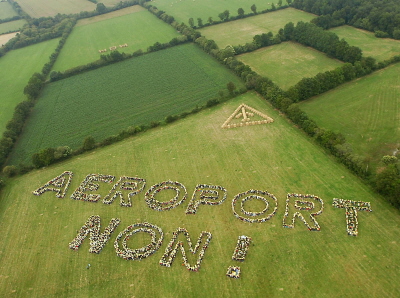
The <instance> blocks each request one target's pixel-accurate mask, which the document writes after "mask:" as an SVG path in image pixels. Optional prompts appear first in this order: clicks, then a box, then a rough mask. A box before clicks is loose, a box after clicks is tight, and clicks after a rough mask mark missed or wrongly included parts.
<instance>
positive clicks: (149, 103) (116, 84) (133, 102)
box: [10, 44, 243, 164]
mask: <svg viewBox="0 0 400 298" xmlns="http://www.w3.org/2000/svg"><path fill="white" fill-rule="evenodd" d="M230 81H232V82H233V83H234V84H235V85H236V86H237V87H238V88H240V87H242V86H243V83H242V82H241V81H240V80H239V78H237V77H236V76H235V75H234V74H233V73H231V72H230V71H229V70H227V69H226V68H224V67H222V66H221V65H220V64H219V63H218V62H217V61H216V60H214V59H212V58H210V56H208V55H207V54H206V53H204V52H203V51H201V50H200V49H199V48H197V47H196V46H195V45H194V44H185V45H181V46H177V47H173V48H169V49H166V50H163V51H159V52H155V53H151V54H147V55H144V56H141V57H137V58H132V59H129V60H125V61H123V62H120V63H116V64H112V65H109V66H107V67H102V68H100V69H97V70H93V71H90V72H86V73H84V74H81V75H76V76H73V77H70V78H67V79H64V80H61V81H57V82H54V83H51V84H49V85H47V86H46V88H45V89H44V91H43V94H42V96H41V98H40V99H39V100H38V102H37V104H36V105H35V108H34V110H33V112H32V115H31V117H30V118H29V120H28V124H27V125H26V128H25V130H24V132H23V134H22V136H21V138H20V140H19V141H18V144H17V145H16V148H15V150H14V153H13V154H12V157H11V161H10V163H12V164H18V163H19V162H21V161H23V162H30V158H31V155H32V154H33V153H35V152H38V151H39V150H40V149H43V148H47V147H57V146H61V145H62V146H64V145H68V146H70V147H71V148H78V147H79V146H80V145H81V144H82V142H83V140H84V139H85V138H86V137H87V136H90V135H91V136H93V137H94V138H95V139H96V140H97V141H101V140H103V139H105V138H106V137H109V136H111V135H114V134H118V133H119V132H120V131H122V130H123V129H126V128H128V127H129V126H136V125H143V124H144V125H148V124H150V122H152V121H162V120H164V118H165V117H166V116H169V115H177V114H180V113H182V112H185V111H186V112H188V111H191V110H192V109H193V108H195V107H196V106H197V105H199V106H202V105H205V103H206V102H207V101H208V100H209V99H210V98H212V97H215V96H217V95H218V92H219V91H220V90H227V88H226V86H227V83H228V82H230ZM226 92H227V91H226Z"/></svg>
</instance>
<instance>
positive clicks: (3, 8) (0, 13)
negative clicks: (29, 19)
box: [0, 2, 18, 20]
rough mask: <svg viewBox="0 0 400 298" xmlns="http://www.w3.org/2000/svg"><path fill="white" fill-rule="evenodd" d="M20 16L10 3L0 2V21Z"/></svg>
mask: <svg viewBox="0 0 400 298" xmlns="http://www.w3.org/2000/svg"><path fill="white" fill-rule="evenodd" d="M16 15H18V14H17V13H16V11H15V10H14V8H13V7H12V5H11V4H10V3H8V2H0V20H2V19H7V18H12V17H13V16H16Z"/></svg>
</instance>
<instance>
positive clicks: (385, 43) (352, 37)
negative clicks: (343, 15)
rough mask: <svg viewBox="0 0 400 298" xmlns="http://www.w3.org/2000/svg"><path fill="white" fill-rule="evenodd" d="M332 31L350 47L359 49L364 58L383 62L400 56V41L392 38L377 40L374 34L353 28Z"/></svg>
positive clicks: (346, 27) (342, 27)
mask: <svg viewBox="0 0 400 298" xmlns="http://www.w3.org/2000/svg"><path fill="white" fill-rule="evenodd" d="M330 31H332V32H334V33H336V34H337V35H338V36H339V37H340V38H344V39H345V40H346V41H347V42H348V43H349V44H350V45H352V46H356V47H359V48H360V49H361V50H362V51H363V56H364V57H368V56H371V57H373V58H375V59H376V60H377V61H383V60H386V59H389V58H390V57H393V56H395V55H400V41H399V40H394V39H390V38H377V37H375V36H374V33H372V32H369V31H366V30H361V29H357V28H354V27H351V26H341V27H337V28H333V29H331V30H330Z"/></svg>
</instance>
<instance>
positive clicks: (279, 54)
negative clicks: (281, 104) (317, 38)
mask: <svg viewBox="0 0 400 298" xmlns="http://www.w3.org/2000/svg"><path fill="white" fill-rule="evenodd" d="M238 59H239V60H240V61H242V62H243V63H245V64H247V65H249V66H250V67H251V68H252V69H253V70H254V71H256V72H257V73H259V74H261V75H263V76H266V77H268V78H270V79H271V80H272V81H273V82H275V83H276V84H277V85H279V86H280V87H281V88H282V89H284V90H286V89H288V88H289V87H290V86H293V85H294V84H296V83H297V82H298V81H300V80H301V79H302V78H304V77H313V76H315V75H316V74H317V73H319V72H325V71H328V70H332V69H335V68H336V67H338V66H340V65H341V63H342V62H340V61H338V60H334V59H331V58H329V57H327V56H326V55H325V54H324V53H321V52H319V51H317V50H315V49H313V48H309V47H305V46H303V45H301V44H298V43H294V42H283V43H281V44H278V45H273V46H270V47H266V48H261V49H259V50H257V51H254V52H251V53H246V54H242V55H239V56H238Z"/></svg>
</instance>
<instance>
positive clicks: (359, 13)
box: [292, 0, 400, 39]
mask: <svg viewBox="0 0 400 298" xmlns="http://www.w3.org/2000/svg"><path fill="white" fill-rule="evenodd" d="M292 6H293V7H295V8H298V9H301V10H305V11H308V12H311V13H314V14H317V15H319V17H318V18H316V19H315V20H314V21H313V22H315V24H317V25H318V26H321V27H323V28H325V29H327V28H331V27H335V26H340V25H342V24H348V25H351V26H354V27H357V28H362V29H366V30H368V31H372V32H375V33H376V36H377V37H393V38H395V39H400V2H399V1H398V0H294V1H293V4H292Z"/></svg>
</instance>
